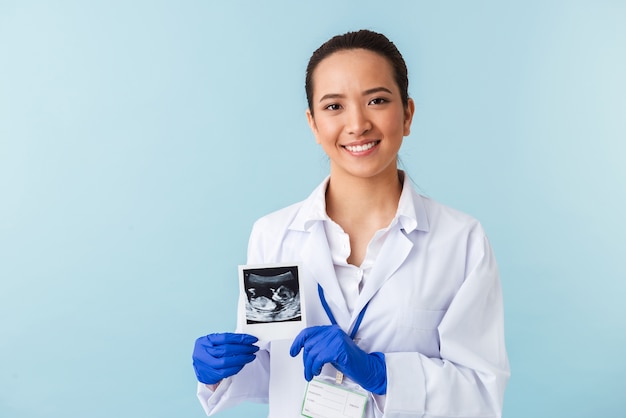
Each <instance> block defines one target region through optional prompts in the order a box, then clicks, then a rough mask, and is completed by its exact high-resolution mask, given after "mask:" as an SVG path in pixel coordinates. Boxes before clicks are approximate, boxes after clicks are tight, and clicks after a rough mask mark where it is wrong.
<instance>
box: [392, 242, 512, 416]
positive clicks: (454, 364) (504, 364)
mask: <svg viewBox="0 0 626 418" xmlns="http://www.w3.org/2000/svg"><path fill="white" fill-rule="evenodd" d="M482 238H483V239H482V240H481V241H482V242H480V241H478V242H477V243H476V244H477V245H476V246H475V247H474V249H473V250H472V251H473V254H472V252H470V254H469V257H471V258H473V259H474V260H476V261H471V260H469V261H468V263H467V265H466V277H465V280H464V282H463V284H462V285H461V287H460V288H459V290H458V292H457V293H456V295H455V297H454V298H453V300H452V302H451V304H450V306H449V307H448V310H447V312H446V314H445V315H444V317H443V319H442V321H441V323H440V325H439V327H438V332H439V337H440V355H441V358H428V357H426V356H424V355H422V354H420V353H385V359H386V364H387V382H388V383H387V394H386V399H385V405H384V410H385V411H384V416H385V417H390V418H391V417H393V418H401V417H417V416H419V417H429V418H443V417H446V418H447V417H481V418H486V417H501V414H502V403H503V398H504V389H505V386H506V383H507V381H508V378H509V364H508V359H507V355H506V348H505V343H504V324H503V321H504V320H503V316H504V315H503V303H502V295H501V293H502V292H501V286H500V279H499V274H498V268H497V265H496V262H495V259H494V257H493V254H492V250H491V247H490V245H489V243H488V241H487V238H485V237H484V236H483V237H482Z"/></svg>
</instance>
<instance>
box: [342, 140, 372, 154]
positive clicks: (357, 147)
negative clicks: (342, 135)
mask: <svg viewBox="0 0 626 418" xmlns="http://www.w3.org/2000/svg"><path fill="white" fill-rule="evenodd" d="M377 143H378V141H374V142H368V143H367V144H364V145H354V146H352V145H345V148H346V149H347V150H348V151H350V152H363V151H367V150H368V149H370V148H373V147H374V146H375V145H376V144H377Z"/></svg>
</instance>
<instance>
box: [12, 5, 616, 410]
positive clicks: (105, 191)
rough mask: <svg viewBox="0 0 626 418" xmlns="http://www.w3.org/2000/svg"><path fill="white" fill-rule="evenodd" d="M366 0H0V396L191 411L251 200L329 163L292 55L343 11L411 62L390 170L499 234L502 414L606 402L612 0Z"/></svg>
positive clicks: (318, 174) (34, 405)
mask: <svg viewBox="0 0 626 418" xmlns="http://www.w3.org/2000/svg"><path fill="white" fill-rule="evenodd" d="M52 3H54V4H52ZM382 3H383V2H379V1H353V2H348V1H334V0H333V1H326V0H322V1H315V2H295V1H283V2H269V3H268V2H255V1H248V2H242V1H229V2H226V1H220V2H217V1H215V2H212V1H133V2H129V1H94V2H81V1H58V2H47V1H41V2H35V1H17V0H15V1H12V0H0V416H1V417H7V418H21V417H28V418H39V417H64V418H74V417H85V416H89V417H141V416H146V417H147V416H150V417H154V418H156V417H177V418H178V417H201V416H203V412H202V410H201V408H200V405H199V404H198V403H197V401H196V399H195V376H194V374H193V371H192V368H191V360H190V356H191V350H192V346H193V341H194V339H195V338H196V337H197V336H199V335H202V334H205V333H209V332H214V331H224V330H231V329H232V328H233V327H234V325H235V303H236V298H237V273H236V271H237V270H236V268H237V264H241V263H244V262H245V252H246V245H247V237H248V233H249V230H250V227H251V225H252V222H253V221H254V220H255V219H256V218H258V217H259V216H261V215H263V214H265V213H267V212H268V211H271V210H274V209H277V208H279V207H282V206H285V205H287V204H289V203H292V202H294V201H297V200H300V199H302V198H304V197H305V196H307V195H308V193H309V192H310V191H311V189H312V188H313V187H314V186H315V185H317V183H318V182H319V181H320V180H321V179H322V178H323V177H324V176H325V174H326V173H327V170H328V163H327V161H326V159H325V157H324V155H323V153H322V151H321V150H320V149H318V147H317V146H316V144H315V142H314V139H313V136H312V135H311V133H310V132H309V131H308V127H307V125H306V122H305V117H304V110H305V107H306V102H305V98H304V92H303V73H304V68H305V65H306V61H307V59H308V57H309V56H310V54H311V52H312V51H313V50H314V49H315V48H316V47H317V46H318V45H319V44H321V43H322V42H323V41H325V40H326V39H327V38H329V37H330V36H332V35H334V34H337V33H343V32H345V31H347V30H354V29H359V28H362V27H363V28H370V29H374V30H378V31H382V32H384V33H386V34H387V35H388V36H389V37H390V38H391V39H392V40H393V41H395V43H396V44H397V45H398V47H399V48H400V50H401V51H402V52H403V54H404V56H405V58H406V60H407V63H408V65H409V69H410V81H411V85H410V93H411V95H412V96H413V97H414V99H415V101H416V104H417V113H416V117H415V120H414V124H413V130H412V134H411V136H410V137H409V138H407V139H406V141H405V144H404V146H403V150H402V159H403V161H404V165H405V167H406V169H407V170H408V172H409V173H410V175H411V176H412V178H413V179H414V180H415V182H416V183H417V184H418V185H419V187H420V189H421V191H422V192H423V193H425V194H427V195H430V196H432V197H433V198H435V199H437V200H439V201H441V202H443V203H446V204H448V205H451V206H453V207H456V208H458V209H461V210H463V211H465V212H468V213H470V214H472V215H474V216H476V217H478V218H479V219H480V220H481V221H482V222H483V224H484V226H485V228H486V229H487V231H488V233H489V235H490V238H491V241H492V244H493V246H494V248H495V251H496V255H497V257H498V261H499V264H500V268H501V273H502V281H503V286H504V294H505V303H506V333H507V345H508V349H509V355H510V360H511V366H512V373H513V374H512V379H511V382H510V385H509V387H508V391H507V394H506V402H505V411H504V412H505V416H506V417H510V418H513V417H581V418H582V417H590V416H598V417H623V416H625V414H626V387H625V386H624V375H625V374H626V360H625V359H624V354H625V353H626V302H625V301H624V297H625V295H626V267H625V264H624V258H625V256H626V245H625V244H624V236H625V235H626V222H625V221H624V214H625V213H626V164H625V159H626V77H625V74H626V47H625V45H626V25H625V24H624V22H626V2H624V1H617V0H615V1H609V0H598V1H554V0H553V1H550V0H548V1H523V2H522V1H519V2H508V4H506V5H505V4H502V3H503V2H499V1H495V0H494V1H486V0H485V1H447V2H435V1H432V2H425V1H395V2H394V1H392V2H384V3H386V4H384V5H383V4H382ZM513 3H515V4H513ZM266 411H267V409H266V407H265V406H256V405H244V406H241V407H238V408H235V409H233V410H231V411H229V412H225V413H223V414H222V415H221V416H222V417H236V416H250V417H261V416H264V415H265V414H266Z"/></svg>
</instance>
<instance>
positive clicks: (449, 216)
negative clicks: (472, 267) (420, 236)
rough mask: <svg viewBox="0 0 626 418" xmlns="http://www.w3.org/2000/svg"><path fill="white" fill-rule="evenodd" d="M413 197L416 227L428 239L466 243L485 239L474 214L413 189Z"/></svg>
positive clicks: (480, 225) (481, 227)
mask: <svg viewBox="0 0 626 418" xmlns="http://www.w3.org/2000/svg"><path fill="white" fill-rule="evenodd" d="M413 199H414V202H415V208H416V215H417V219H418V229H420V230H422V231H424V232H427V235H429V239H431V240H436V241H444V242H447V243H450V242H457V243H459V244H460V243H463V244H466V245H470V244H471V243H472V242H473V243H479V242H481V241H483V240H485V239H486V233H485V230H484V228H483V226H482V224H481V223H480V221H479V220H478V219H476V218H475V217H474V216H472V215H469V214H467V213H465V212H463V211H460V210H458V209H455V208H452V207H450V206H448V205H445V204H443V203H441V202H439V201H437V200H435V199H433V198H430V197H427V196H424V195H421V194H419V193H417V192H415V191H414V192H413ZM420 223H421V224H422V225H421V227H420V225H419V224H420Z"/></svg>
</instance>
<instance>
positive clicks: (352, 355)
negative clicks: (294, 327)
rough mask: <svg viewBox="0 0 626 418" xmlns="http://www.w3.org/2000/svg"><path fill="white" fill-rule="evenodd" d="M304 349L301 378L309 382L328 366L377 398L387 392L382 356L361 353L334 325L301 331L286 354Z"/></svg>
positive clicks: (295, 353) (293, 355)
mask: <svg viewBox="0 0 626 418" xmlns="http://www.w3.org/2000/svg"><path fill="white" fill-rule="evenodd" d="M302 348H304V354H303V356H302V358H303V361H304V378H305V379H306V380H307V381H309V382H310V381H311V379H313V376H317V375H319V374H320V373H321V372H322V366H323V365H324V364H326V363H330V364H332V365H333V366H335V368H336V369H337V370H339V371H340V372H342V373H343V374H345V375H346V376H348V377H349V378H350V379H352V380H354V381H355V382H357V383H358V384H359V385H361V387H362V388H363V389H365V390H367V391H369V392H372V393H375V394H377V395H384V394H385V393H387V366H386V364H385V356H384V354H383V353H378V352H375V353H371V354H368V353H366V352H365V351H363V350H361V349H360V348H359V347H358V346H357V345H356V344H355V343H354V341H352V339H351V338H350V337H348V335H346V333H345V332H343V330H342V329H341V328H340V327H339V326H337V325H326V326H316V327H309V328H305V329H303V330H302V331H301V332H300V334H298V336H297V337H296V338H295V340H294V341H293V344H292V345H291V349H290V350H289V354H291V356H292V357H295V356H297V355H298V353H299V352H300V350H301V349H302Z"/></svg>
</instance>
